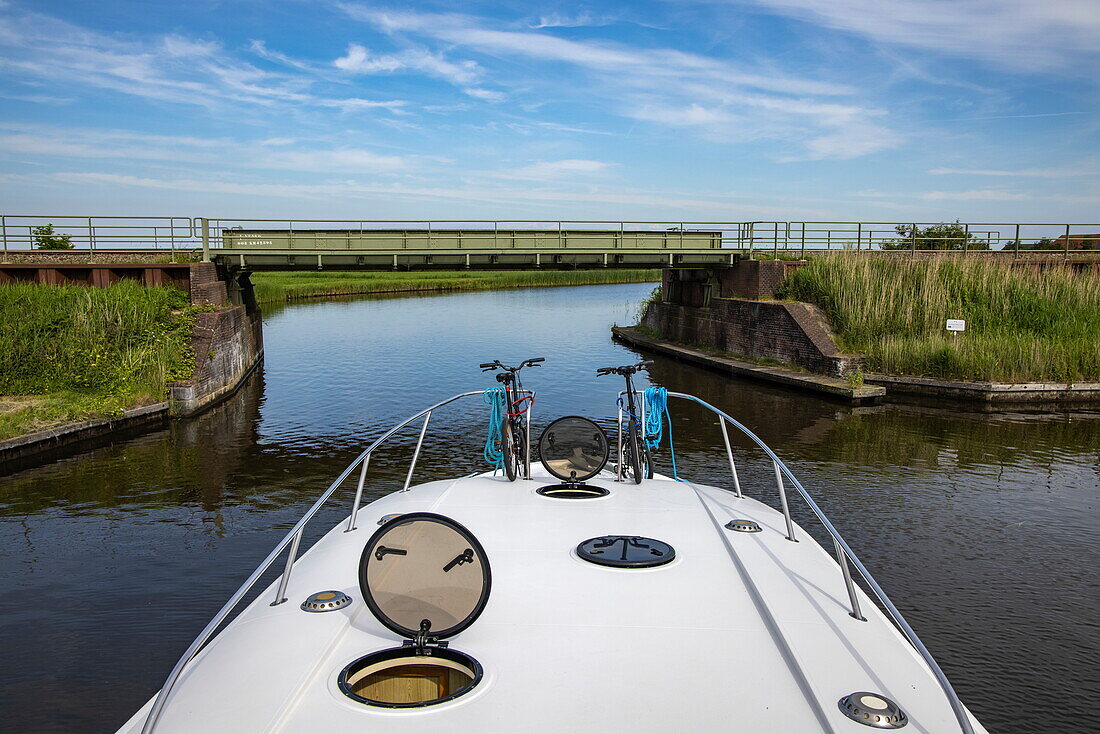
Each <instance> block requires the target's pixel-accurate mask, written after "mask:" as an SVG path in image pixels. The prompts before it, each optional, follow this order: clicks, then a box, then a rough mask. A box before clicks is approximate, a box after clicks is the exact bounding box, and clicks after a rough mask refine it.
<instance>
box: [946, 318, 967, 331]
mask: <svg viewBox="0 0 1100 734" xmlns="http://www.w3.org/2000/svg"><path fill="white" fill-rule="evenodd" d="M947 330H948V331H966V321H964V320H963V319H948V320H947Z"/></svg>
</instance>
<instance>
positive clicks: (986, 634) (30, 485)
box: [0, 284, 1100, 732]
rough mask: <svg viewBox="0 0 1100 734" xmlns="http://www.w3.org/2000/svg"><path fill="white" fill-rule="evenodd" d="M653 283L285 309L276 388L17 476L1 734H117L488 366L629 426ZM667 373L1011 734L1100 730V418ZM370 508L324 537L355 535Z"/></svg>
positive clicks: (475, 463)
mask: <svg viewBox="0 0 1100 734" xmlns="http://www.w3.org/2000/svg"><path fill="white" fill-rule="evenodd" d="M651 289H652V285H646V284H640V285H609V286H588V287H576V288H556V289H554V288H547V289H531V290H512V291H501V292H487V293H468V294H456V295H437V296H429V297H413V298H391V299H360V300H347V301H320V302H315V303H305V304H301V305H294V306H290V307H286V308H281V309H275V310H272V311H271V312H270V313H268V314H267V315H266V317H265V323H264V336H265V342H266V347H267V356H266V360H265V363H264V365H263V368H262V370H261V371H259V372H257V373H256V374H255V376H254V377H253V378H251V379H250V380H249V382H248V383H247V384H246V385H245V386H244V388H243V389H242V390H241V391H240V392H239V393H238V394H237V395H236V396H234V397H233V398H232V399H231V400H229V401H228V402H226V403H225V404H223V405H222V406H220V407H218V408H217V409H215V410H213V411H212V412H209V413H207V414H205V415H203V416H201V417H199V418H197V419H194V420H190V421H186V422H179V423H176V424H173V425H172V426H171V427H169V428H166V429H164V430H158V431H154V432H151V433H147V434H144V435H141V436H140V437H137V438H133V439H130V440H120V441H118V442H116V443H114V444H113V445H109V446H106V447H102V448H97V449H95V450H91V451H87V452H84V453H81V454H79V455H76V456H73V457H71V458H66V459H62V460H60V461H56V462H51V463H49V464H46V465H44V466H41V467H37V468H33V469H28V470H25V471H21V472H19V473H16V474H14V475H12V476H8V477H5V478H3V479H2V480H0V547H2V548H3V553H2V554H0V581H2V584H0V588H2V589H3V593H4V599H3V603H2V604H0V649H2V650H3V653H4V660H5V665H4V671H3V673H2V674H0V721H7V722H9V725H10V726H13V727H14V729H17V730H19V731H22V732H62V731H66V732H67V731H82V732H83V731H87V732H101V731H107V732H109V731H114V729H115V728H116V727H118V726H119V725H121V724H122V723H123V722H124V721H125V720H126V719H127V718H128V717H129V716H130V715H131V714H132V713H133V712H134V711H135V710H137V709H138V708H139V707H140V706H141V705H142V704H143V703H144V702H145V701H146V700H147V699H148V698H149V697H150V696H151V695H152V694H153V693H154V692H155V691H156V690H157V688H158V687H159V686H160V684H161V682H162V681H163V679H164V677H165V675H166V674H167V672H168V670H169V669H170V668H171V667H172V665H173V663H174V662H175V660H176V658H177V657H178V655H179V654H180V653H181V652H182V651H183V649H184V648H185V647H186V646H187V644H188V643H189V642H190V641H191V640H192V639H193V637H194V636H195V635H196V634H197V633H198V632H199V630H201V629H202V627H203V626H204V625H205V623H206V622H207V620H208V619H209V618H210V617H211V616H212V615H213V614H214V613H215V612H216V611H217V610H218V608H219V607H220V606H221V605H222V603H223V602H224V600H225V599H226V598H227V597H228V596H229V595H230V594H231V593H232V592H233V591H234V590H235V589H236V587H237V586H238V584H240V582H241V581H243V579H244V578H245V577H246V576H247V575H248V574H249V572H250V571H251V570H252V569H253V568H254V567H255V565H256V564H257V563H258V562H259V561H260V560H261V559H262V558H263V557H264V556H265V555H266V554H267V553H268V551H269V550H270V549H271V547H273V545H274V544H275V543H276V542H277V541H278V539H279V538H280V537H281V536H282V535H283V534H284V533H285V532H286V530H287V529H288V528H289V527H290V526H291V525H293V523H294V522H295V521H296V520H297V519H298V518H299V517H300V516H301V514H302V513H303V511H304V510H305V509H306V508H307V507H308V506H309V505H310V504H311V503H312V502H313V500H314V499H315V498H316V496H317V495H318V494H319V493H320V492H321V491H322V490H323V489H324V488H325V487H326V486H327V485H328V483H329V482H330V481H331V480H332V479H333V478H334V477H335V476H336V475H337V474H338V473H339V472H340V470H341V469H342V468H343V467H344V466H345V465H346V464H347V463H348V462H349V461H350V460H351V459H352V458H353V457H354V456H355V455H356V454H357V453H358V452H359V451H360V450H361V449H362V448H363V447H364V446H365V445H366V443H367V442H368V441H369V440H371V439H372V438H373V437H377V436H378V435H379V434H380V433H381V432H382V431H384V430H385V429H386V428H388V427H389V426H390V425H392V424H393V423H395V422H396V421H398V420H399V419H401V418H403V417H406V416H408V415H410V414H412V413H414V412H416V411H417V410H419V409H420V408H422V407H425V406H426V405H428V404H430V403H432V402H435V401H437V400H438V399H442V398H444V397H446V396H449V395H452V394H454V393H457V392H462V391H465V390H470V389H477V388H480V387H484V386H490V385H495V384H496V383H495V382H492V381H491V379H487V376H486V375H483V374H481V372H479V370H478V368H477V365H478V363H480V362H484V361H487V360H492V359H497V358H499V359H501V360H502V361H504V362H514V361H519V360H520V359H523V358H525V357H533V356H545V357H546V363H545V366H544V367H541V368H537V369H530V370H528V371H526V372H525V373H524V374H525V377H526V378H527V384H528V385H529V386H530V387H533V388H536V389H537V390H538V391H539V401H538V405H537V406H536V412H535V425H536V433H537V431H538V427H540V426H543V425H545V424H546V423H547V422H548V421H549V420H550V419H552V418H553V417H557V416H560V415H565V414H583V415H589V416H593V417H598V418H610V417H611V416H613V414H614V393H615V392H616V391H617V390H619V389H620V388H621V386H620V384H619V383H618V382H616V380H618V378H611V377H604V378H599V379H597V378H596V377H595V375H594V370H595V368H596V367H601V366H605V365H614V364H623V363H627V362H630V361H633V360H636V359H638V355H637V354H636V353H634V352H632V351H631V350H629V349H627V348H625V347H622V346H619V345H617V344H614V343H612V342H611V341H610V339H609V327H610V326H611V325H612V324H613V323H616V322H617V323H619V324H627V323H633V322H634V320H635V316H636V312H637V308H638V303H639V302H640V301H641V300H642V299H643V298H644V297H645V296H647V295H648V294H649V292H650V290H651ZM655 360H656V363H655V364H654V365H653V366H652V367H651V369H650V373H649V379H650V380H651V381H652V383H654V384H660V385H664V386H667V387H669V388H671V389H675V390H679V391H682V392H689V393H694V394H696V395H699V396H700V397H702V398H703V399H705V400H708V401H710V402H712V403H714V404H715V405H718V406H719V407H721V408H723V409H725V410H726V411H727V412H729V413H731V414H732V415H733V416H735V417H737V418H739V419H740V420H741V421H742V422H744V423H746V424H747V425H748V426H749V427H751V428H753V429H755V430H756V431H757V432H758V433H759V435H760V436H761V437H762V438H763V439H764V440H765V441H766V442H768V443H769V444H770V445H771V446H772V447H773V448H775V449H776V450H777V451H778V452H779V454H780V456H782V457H783V458H784V459H785V460H786V461H787V462H788V464H789V465H790V466H791V467H792V469H793V470H794V471H795V473H796V474H798V475H799V476H800V478H801V479H802V480H803V483H804V484H805V485H806V487H807V488H808V489H809V490H810V491H811V492H812V493H814V495H815V496H816V498H817V499H818V501H819V503H820V504H821V506H822V507H823V508H824V510H825V512H826V513H827V514H828V515H829V516H830V518H831V519H832V520H833V521H834V523H835V524H836V526H837V527H838V528H839V529H840V531H841V532H842V533H844V534H845V536H846V537H847V538H848V540H849V542H850V543H851V545H852V546H853V548H854V549H855V550H856V552H857V553H858V554H860V556H861V557H862V559H863V561H864V562H865V563H866V564H867V566H868V567H869V568H870V569H871V570H872V572H873V573H875V574H876V577H877V578H878V580H879V581H880V582H881V583H882V585H883V586H884V587H885V589H886V590H887V592H888V593H890V595H891V597H892V599H893V600H894V602H895V603H896V604H897V605H898V607H900V608H901V610H902V611H903V612H904V613H905V614H906V615H907V617H908V619H909V621H910V622H911V623H912V625H913V626H914V627H915V628H916V630H917V631H918V633H919V634H920V635H921V636H922V638H923V639H924V641H925V643H926V644H927V645H928V647H929V648H930V649H931V650H932V652H933V654H934V655H935V656H936V657H937V659H938V660H939V661H940V663H941V665H942V666H943V668H944V669H945V670H946V672H947V674H948V675H949V676H950V678H951V680H952V681H953V682H954V684H955V686H956V688H957V689H958V691H959V693H960V695H961V697H962V699H963V701H964V702H966V703H967V705H968V706H969V707H970V708H971V709H972V710H973V711H974V712H975V714H977V716H978V717H979V718H980V719H981V720H982V721H983V722H984V723H985V724H986V726H987V727H988V728H989V729H990V731H993V732H1043V731H1054V730H1061V729H1062V728H1063V727H1064V728H1065V730H1069V729H1070V728H1073V727H1080V726H1081V722H1082V721H1087V720H1089V719H1088V717H1089V716H1091V714H1090V713H1089V712H1090V710H1091V709H1092V708H1093V707H1094V705H1095V701H1096V699H1097V696H1100V673H1098V669H1100V666H1098V664H1097V661H1098V660H1100V623H1098V620H1100V578H1098V577H1100V571H1098V569H1100V512H1098V500H1100V453H1098V452H1100V414H1097V413H1077V414H1067V415H1061V414H1055V415H1035V414H1025V413H994V414H988V413H972V412H967V411H966V410H960V409H951V408H945V407H943V406H938V407H932V406H920V405H906V406H899V405H887V406H877V407H862V408H852V407H848V406H843V405H838V404H836V403H832V402H828V401H825V400H821V399H818V398H816V397H813V396H809V395H805V394H801V393H796V392H789V391H786V390H780V389H776V388H772V387H769V386H767V385H763V384H759V383H755V382H747V381H745V382H743V381H738V380H732V379H729V378H726V377H722V376H718V375H716V374H713V373H710V372H707V371H705V370H702V369H699V368H695V367H691V366H687V365H684V364H680V363H677V362H674V361H671V360H668V359H664V358H661V357H656V358H655ZM672 410H673V414H674V437H675V440H676V447H677V459H678V466H679V469H680V471H681V472H682V473H683V474H685V475H688V476H690V477H691V478H693V479H699V480H703V481H709V482H712V483H717V484H722V485H726V484H728V477H727V475H728V468H727V465H726V463H725V456H724V451H723V450H722V448H721V446H722V444H721V434H720V433H719V429H718V426H717V425H716V424H715V423H714V421H713V420H711V419H710V418H708V417H707V416H705V415H703V413H702V412H701V411H700V410H697V409H694V408H692V407H691V406H689V405H686V404H681V403H680V402H677V401H674V402H673V405H672ZM484 419H485V407H484V406H483V405H481V404H480V403H479V402H478V401H477V399H476V398H474V399H468V400H467V401H466V404H465V405H463V404H461V403H460V404H458V406H456V407H453V408H449V409H447V410H443V411H440V413H439V414H438V415H437V416H436V417H435V418H434V419H433V423H434V430H431V431H430V432H429V438H428V441H427V442H426V444H425V449H424V452H423V454H422V456H421V458H420V463H419V467H418V470H417V479H419V480H423V481H426V480H429V479H433V478H441V477H445V476H449V475H453V474H456V473H466V472H470V471H473V470H475V469H480V468H482V459H481V440H482V437H483V435H484ZM415 438H416V430H415V429H413V430H410V431H409V433H408V434H407V435H405V436H404V437H403V439H402V440H401V441H399V442H397V443H396V444H394V446H393V447H392V448H390V449H387V450H386V451H385V452H384V453H380V454H379V455H378V457H377V458H376V459H375V460H374V462H373V463H372V465H371V473H370V479H369V483H368V492H369V496H370V497H371V498H375V497H379V496H382V495H383V494H386V493H388V492H391V491H393V490H394V489H398V488H400V486H401V482H402V480H403V479H404V476H403V472H404V469H405V467H406V466H407V461H408V458H409V457H410V456H411V453H412V447H413V445H414V443H415ZM735 449H736V450H737V452H738V456H739V457H740V460H741V462H742V465H741V467H742V483H743V486H744V488H745V490H746V491H747V492H749V493H750V494H752V495H753V496H756V497H758V498H761V499H764V500H765V501H771V502H775V500H776V496H775V492H774V488H773V485H774V477H773V475H772V474H771V472H770V466H769V465H768V464H767V463H766V462H764V461H762V460H761V457H760V455H759V454H758V453H756V452H753V451H750V448H749V446H748V444H747V443H746V442H744V441H740V440H737V439H735ZM662 468H663V469H664V470H666V471H667V468H668V467H667V453H665V454H664V455H663V456H661V457H660V458H659V460H658V469H662ZM353 490H354V487H353V485H352V484H351V483H349V484H348V486H347V487H346V488H345V489H344V490H343V492H344V493H343V495H342V497H343V500H344V501H343V502H342V503H341V504H340V505H339V506H338V507H332V508H331V509H328V510H325V511H323V512H322V514H321V515H320V516H319V517H318V519H317V520H316V521H315V522H314V525H313V526H312V527H313V531H312V534H311V535H310V536H308V537H307V541H308V542H312V540H315V539H316V538H317V537H319V536H320V534H321V533H322V532H323V530H324V529H325V528H326V527H331V526H332V525H333V524H335V523H337V522H338V521H339V520H340V519H341V517H343V516H345V514H346V512H347V507H348V504H349V503H350V499H351V493H352V491H353ZM794 509H795V514H796V518H797V519H798V520H799V521H800V522H801V523H803V524H804V526H806V527H808V528H811V529H814V530H815V534H816V535H817V537H818V539H819V540H821V539H822V534H821V533H820V532H817V531H816V526H815V525H814V524H813V522H811V520H810V518H809V517H808V516H807V513H806V512H805V510H804V508H803V507H801V506H800V505H799V503H798V502H797V501H795V502H794ZM368 514H369V513H368ZM838 574H839V572H838ZM838 583H839V579H838ZM745 674H746V675H749V673H747V672H746V673H745ZM731 675H732V676H733V677H734V678H735V679H736V678H737V677H738V675H739V674H738V673H737V670H736V667H734V668H731ZM731 684H732V685H736V680H733V681H731ZM5 728H8V727H5ZM1075 730H1076V729H1075Z"/></svg>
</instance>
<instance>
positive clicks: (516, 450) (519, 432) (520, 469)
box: [512, 421, 527, 479]
mask: <svg viewBox="0 0 1100 734" xmlns="http://www.w3.org/2000/svg"><path fill="white" fill-rule="evenodd" d="M516 423H517V425H514V426H512V460H513V461H514V462H515V472H516V476H517V477H520V478H523V479H525V478H526V477H527V431H526V430H525V429H524V425H523V422H522V421H516Z"/></svg>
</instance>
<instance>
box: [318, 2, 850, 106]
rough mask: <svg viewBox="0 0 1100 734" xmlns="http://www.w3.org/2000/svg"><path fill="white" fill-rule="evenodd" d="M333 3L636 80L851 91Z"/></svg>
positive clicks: (426, 31) (394, 24) (676, 55)
mask: <svg viewBox="0 0 1100 734" xmlns="http://www.w3.org/2000/svg"><path fill="white" fill-rule="evenodd" d="M338 7H340V8H342V9H343V10H344V12H346V13H347V14H348V15H349V16H350V17H351V18H354V19H356V20H360V21H363V22H365V23H369V24H371V25H373V26H375V27H376V28H379V29H381V30H383V31H387V32H391V33H399V32H408V33H416V34H419V35H421V36H425V37H429V38H435V39H439V40H442V41H446V42H448V43H451V44H453V45H455V46H456V47H465V48H470V49H473V50H476V51H480V52H483V53H492V54H502V55H513V56H525V57H528V58H533V59H539V60H542V61H554V62H561V63H567V64H572V65H575V66H579V67H582V68H586V69H591V70H596V71H603V72H613V73H621V72H632V77H631V78H622V77H619V78H620V80H621V81H626V82H636V81H638V80H639V79H638V77H640V76H642V77H647V78H648V79H650V80H653V79H661V80H664V82H665V83H667V82H668V81H669V80H672V79H676V78H678V77H688V78H694V79H696V80H700V79H702V80H707V81H709V82H711V83H722V84H727V85H728V84H735V85H740V86H744V87H750V88H758V89H765V90H769V91H774V92H782V93H785V94H820V95H834V94H848V93H851V92H852V91H853V90H852V89H851V88H850V87H848V86H847V85H843V84H836V83H831V82H822V81H817V80H811V79H803V78H799V77H792V76H786V75H782V74H764V73H758V72H754V71H750V70H746V69H742V68H740V67H738V66H737V65H734V64H731V63H729V62H724V61H720V60H717V59H713V58H709V57H706V56H700V55H698V54H692V53H687V52H684V51H679V50H676V49H660V48H657V49H638V48H634V47H631V46H627V45H625V44H620V43H612V42H606V41H574V40H570V39H565V38H558V37H557V36H554V35H551V34H548V33H533V32H530V31H508V30H498V29H497V28H496V27H493V26H490V25H488V24H486V23H485V22H484V21H482V20H481V19H480V18H476V17H473V16H468V15H460V14H453V13H417V12H406V11H387V10H379V9H377V8H375V7H372V6H365V5H358V4H353V3H340V4H338Z"/></svg>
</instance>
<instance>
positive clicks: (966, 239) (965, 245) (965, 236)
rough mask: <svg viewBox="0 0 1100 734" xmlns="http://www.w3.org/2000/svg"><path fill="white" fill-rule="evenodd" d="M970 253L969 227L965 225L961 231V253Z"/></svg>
mask: <svg viewBox="0 0 1100 734" xmlns="http://www.w3.org/2000/svg"><path fill="white" fill-rule="evenodd" d="M969 251H970V225H969V224H968V225H966V227H965V228H964V229H963V252H964V253H966V252H969Z"/></svg>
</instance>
